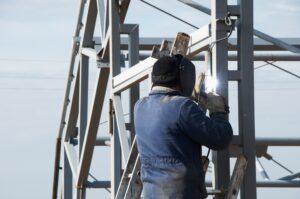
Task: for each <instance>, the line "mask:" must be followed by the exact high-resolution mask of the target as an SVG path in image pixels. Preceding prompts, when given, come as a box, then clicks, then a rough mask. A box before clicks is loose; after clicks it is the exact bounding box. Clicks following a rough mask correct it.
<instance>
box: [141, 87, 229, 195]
mask: <svg viewBox="0 0 300 199" xmlns="http://www.w3.org/2000/svg"><path fill="white" fill-rule="evenodd" d="M135 130H136V133H137V144H138V150H139V153H140V157H141V163H142V169H141V174H142V175H141V177H142V181H143V185H144V189H143V192H144V196H145V199H152V198H178V199H182V198H192V199H193V198H205V197H206V190H205V185H204V172H203V170H202V165H201V145H206V146H208V147H210V148H214V149H220V148H224V147H226V146H227V145H228V142H229V141H230V139H231V136H232V129H231V127H230V124H229V123H228V122H226V120H224V118H222V117H218V116H216V118H215V120H213V119H212V120H211V119H209V118H207V117H206V116H205V114H204V112H203V111H202V110H201V109H200V108H199V107H197V105H196V104H195V103H194V102H192V101H191V100H190V99H188V98H186V97H182V96H180V93H179V92H178V91H174V90H171V89H168V88H165V87H156V88H154V90H153V91H152V92H151V93H150V95H149V97H146V98H143V99H142V100H140V101H138V102H137V104H136V107H135Z"/></svg>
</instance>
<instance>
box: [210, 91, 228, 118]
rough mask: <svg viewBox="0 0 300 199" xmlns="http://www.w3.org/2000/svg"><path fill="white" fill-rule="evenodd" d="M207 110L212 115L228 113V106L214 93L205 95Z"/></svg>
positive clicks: (222, 98)
mask: <svg viewBox="0 0 300 199" xmlns="http://www.w3.org/2000/svg"><path fill="white" fill-rule="evenodd" d="M207 109H208V110H209V112H210V114H212V113H216V112H218V113H229V106H227V105H226V103H225V99H224V97H222V96H220V95H217V94H215V93H208V94H207Z"/></svg>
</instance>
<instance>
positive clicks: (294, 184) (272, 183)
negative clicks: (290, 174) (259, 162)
mask: <svg viewBox="0 0 300 199" xmlns="http://www.w3.org/2000/svg"><path fill="white" fill-rule="evenodd" d="M205 185H206V186H207V187H212V182H211V181H206V182H205ZM256 187H260V188H267V187H273V188H299V187H300V180H268V181H257V182H256Z"/></svg>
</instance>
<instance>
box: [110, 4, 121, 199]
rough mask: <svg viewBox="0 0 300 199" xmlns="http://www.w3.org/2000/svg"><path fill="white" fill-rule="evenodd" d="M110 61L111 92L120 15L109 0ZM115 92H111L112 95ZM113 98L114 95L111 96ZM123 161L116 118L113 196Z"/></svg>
mask: <svg viewBox="0 0 300 199" xmlns="http://www.w3.org/2000/svg"><path fill="white" fill-rule="evenodd" d="M108 7H109V27H110V29H109V32H108V34H109V37H110V40H109V44H110V47H109V63H110V70H111V73H110V78H109V83H110V85H111V92H112V90H113V82H112V78H113V77H114V76H116V75H118V74H119V73H120V71H121V69H120V28H119V25H120V17H119V15H118V1H116V0H111V1H109V6H108ZM112 95H114V93H111V96H112ZM111 98H112V99H113V97H111ZM121 169H122V161H121V146H120V141H119V136H118V128H117V124H116V119H115V117H114V121H113V135H112V137H111V198H112V199H113V198H115V195H116V193H117V191H118V186H119V183H120V179H121V176H122V173H121Z"/></svg>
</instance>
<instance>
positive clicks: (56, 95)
mask: <svg viewBox="0 0 300 199" xmlns="http://www.w3.org/2000/svg"><path fill="white" fill-rule="evenodd" d="M152 2H153V3H154V4H155V5H160V6H161V7H162V8H164V9H165V10H168V11H170V12H172V13H174V14H176V15H178V16H179V17H182V18H184V19H185V20H187V21H189V22H190V23H192V24H195V25H197V26H202V25H204V24H207V23H208V22H209V17H208V16H206V15H205V14H202V13H199V12H197V11H195V10H193V9H191V8H189V7H187V6H185V5H183V4H181V3H179V2H176V1H175V0H168V1H159V0H153V1H152ZM170 2H172V3H171V6H170ZM198 2H200V3H202V4H203V5H206V6H208V7H209V4H210V1H208V0H201V1H200V0H199V1H198ZM231 2H233V3H234V2H235V1H231ZM78 8H79V1H71V0H63V1H58V0H52V1H47V0H44V1H36V0H28V1H21V0H10V1H8V0H3V1H1V2H0V27H1V29H0V38H1V39H0V96H1V98H0V102H1V103H0V121H1V122H0V135H1V138H2V139H1V144H0V157H1V164H0V187H1V188H0V198H3V199H17V198H31V199H35V198H36V199H39V198H49V197H50V195H51V187H52V175H53V174H52V172H53V160H54V146H55V138H56V136H57V131H58V127H59V120H60V115H61V106H62V102H63V97H64V89H65V82H66V77H67V71H68V63H69V59H70V54H71V45H72V36H73V34H74V30H75V23H76V20H77V12H78ZM299 18H300V2H299V1H297V0H286V1H280V0H274V1H269V0H255V23H254V24H255V28H256V29H258V30H261V31H263V32H266V33H268V34H271V35H273V36H276V37H299V35H300V34H299V33H300V26H299ZM126 22H127V23H140V35H141V36H152V37H155V36H156V37H163V36H165V37H173V36H174V35H175V34H176V32H178V31H184V32H187V33H190V32H192V31H193V30H194V29H193V28H191V27H189V26H187V25H185V24H182V23H181V22H178V21H175V20H174V19H172V18H170V17H168V16H165V15H163V14H161V13H159V12H157V11H155V10H153V9H152V8H149V7H147V6H145V5H144V4H142V3H141V2H139V1H138V0H133V1H132V5H131V6H130V8H129V13H128V18H127V20H126ZM153 27H155V29H154V28H153ZM97 31H98V30H97ZM260 64H262V63H259V62H258V63H255V65H260ZM277 64H278V65H279V66H282V67H284V68H286V69H289V70H291V71H293V72H295V73H297V74H298V75H299V74H300V68H299V62H298V63H287V62H278V63H277ZM200 67H203V66H200ZM95 68H96V67H93V66H91V71H90V74H91V76H92V77H91V80H90V82H91V85H90V87H91V89H92V86H93V85H92V82H93V80H94V77H95V75H94V72H95ZM255 88H256V93H255V97H256V98H255V100H256V101H255V103H256V104H255V106H256V133H257V136H276V137H285V136H286V137H289V136H298V137H300V135H299V130H300V121H299V112H300V106H299V100H298V99H299V98H300V81H299V79H297V78H294V77H292V76H290V75H288V74H286V73H282V72H280V71H278V70H277V69H275V68H272V67H270V66H267V67H264V68H262V69H259V70H256V71H255ZM230 96H231V100H230V101H231V106H232V108H231V110H232V113H231V122H232V123H233V126H234V128H235V129H237V124H236V121H237V120H236V115H237V114H236V103H237V101H236V87H235V86H234V85H233V86H231V87H230ZM104 120H105V118H104ZM101 121H102V119H101ZM103 128H105V126H104V127H103ZM291 149H293V152H294V153H293V154H295V155H296V154H299V152H300V150H299V148H298V149H297V148H279V149H274V148H270V150H269V152H270V153H271V154H272V155H273V156H274V158H275V159H277V160H278V161H280V162H282V163H284V164H285V165H286V166H288V167H289V168H290V169H291V170H293V171H295V172H299V170H300V169H299V163H300V162H299V160H297V157H296V156H291V153H290V151H291ZM108 152H109V150H108V149H107V148H106V149H104V150H103V151H101V150H98V149H97V150H96V153H95V156H98V157H99V158H94V160H93V165H92V169H93V174H94V175H96V176H97V177H99V179H105V178H104V177H108V176H107V173H108V168H109V165H106V164H105V163H104V162H103V159H105V158H108V157H109V156H108ZM295 160H296V161H295ZM106 162H109V161H108V160H107V161H106ZM262 162H263V164H264V166H265V167H266V169H267V171H268V172H269V175H270V177H271V178H272V179H276V178H278V177H281V176H283V175H287V174H288V173H286V172H285V171H283V170H282V169H280V168H278V167H277V166H276V165H274V164H272V163H270V162H268V161H266V160H262ZM295 162H297V163H295ZM105 173H106V174H105ZM103 176H104V177H103ZM258 179H260V176H258ZM98 193H99V192H97V191H90V190H88V194H90V196H93V197H96V194H98ZM100 194H103V193H102V192H101V193H100ZM287 195H289V197H288V198H291V199H296V198H299V196H300V191H299V189H290V190H289V189H269V190H267V189H259V191H258V196H259V197H258V198H282V197H286V196H287Z"/></svg>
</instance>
